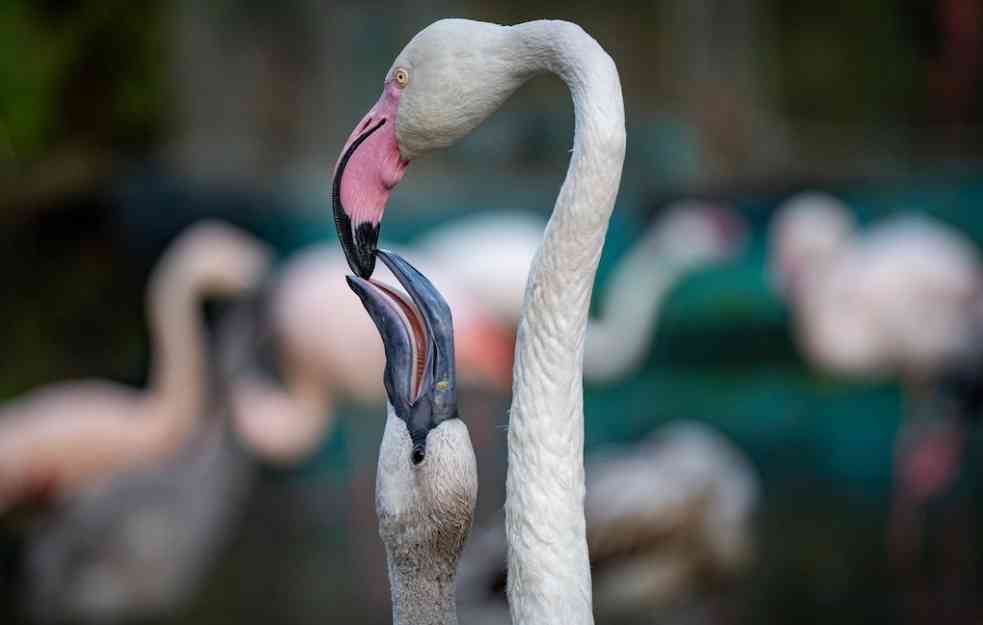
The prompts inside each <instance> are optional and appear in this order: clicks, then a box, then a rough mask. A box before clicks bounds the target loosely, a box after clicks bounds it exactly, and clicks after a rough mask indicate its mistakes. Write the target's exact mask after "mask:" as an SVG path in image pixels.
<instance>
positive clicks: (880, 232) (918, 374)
mask: <svg viewBox="0 0 983 625" xmlns="http://www.w3.org/2000/svg"><path fill="white" fill-rule="evenodd" d="M771 241H772V254H771V258H772V261H773V269H774V272H773V276H774V278H775V279H776V284H777V286H778V287H779V289H780V291H781V292H782V293H783V294H784V295H785V296H786V298H787V299H788V300H789V302H790V304H791V305H792V307H793V311H794V314H795V320H796V326H797V334H798V339H799V343H800V345H801V346H802V350H803V352H804V354H805V356H806V358H807V359H808V360H809V361H810V362H811V363H813V364H815V365H816V366H817V367H819V368H820V369H822V370H825V371H828V372H832V373H835V374H839V375H847V376H863V377H878V376H880V377H883V376H887V375H896V376H899V377H900V379H901V381H902V384H903V386H904V388H905V390H906V392H907V395H908V398H909V402H908V404H909V405H908V407H907V411H908V412H909V418H908V419H907V420H906V421H905V423H904V424H902V426H901V428H900V430H899V432H898V435H897V438H896V441H895V450H894V456H895V457H894V473H895V481H896V484H895V492H894V495H893V501H892V510H891V517H890V527H889V535H888V545H889V547H890V550H891V556H892V559H893V561H894V564H895V566H896V567H898V570H899V571H900V572H902V573H903V574H904V575H909V574H910V573H911V570H912V567H913V566H914V563H913V559H914V558H915V557H917V556H918V551H919V548H920V546H921V544H922V540H923V538H922V518H923V516H924V514H925V512H926V505H927V504H928V503H929V502H931V501H937V500H939V499H940V498H941V496H942V495H943V494H944V493H946V492H948V491H949V490H950V488H951V485H952V484H953V483H954V481H955V479H956V478H957V476H958V474H959V469H960V466H961V464H962V456H963V453H964V448H965V446H966V442H967V428H968V426H969V424H970V423H971V422H972V421H973V420H974V419H975V418H976V417H977V415H976V414H973V411H974V410H978V406H977V407H976V408H971V407H972V406H974V405H975V404H974V402H975V399H973V398H972V396H971V394H972V392H975V391H974V385H975V384H978V380H975V379H974V378H976V377H977V374H976V373H975V372H973V371H972V367H967V366H966V365H965V364H964V363H965V362H966V360H967V358H969V359H970V360H969V362H973V360H972V359H973V358H974V357H975V356H974V353H975V352H976V351H978V350H979V345H980V341H979V329H980V324H981V321H983V310H981V308H980V303H981V302H983V266H981V264H980V258H979V253H978V251H977V249H976V247H975V245H974V244H973V243H972V242H971V241H970V240H968V239H967V238H966V237H965V236H964V235H962V234H961V233H959V232H957V231H956V230H954V229H952V228H951V227H949V226H947V225H945V224H943V223H941V222H939V221H936V220H934V219H931V218H929V217H927V216H923V215H912V214H905V215H899V216H896V217H892V218H889V219H887V220H884V221H882V222H880V223H877V224H875V225H874V226H873V227H871V228H870V229H869V230H868V231H867V232H865V233H863V234H859V233H857V232H856V226H855V223H854V220H853V217H852V215H851V214H850V213H849V211H848V210H847V208H846V207H845V206H844V205H843V204H842V203H841V202H840V201H839V200H837V199H836V198H834V197H833V196H830V195H827V194H819V193H806V194H802V195H799V196H796V197H794V198H792V199H790V200H789V201H787V202H786V204H785V206H784V207H783V208H782V209H781V212H780V214H779V216H778V218H777V220H776V221H775V224H774V226H773V228H772V237H771ZM967 349H969V352H968V356H967ZM967 370H968V371H969V373H968V374H967V373H966V372H967ZM965 380H969V383H968V385H967V384H966V383H964V381H965ZM954 381H955V383H956V384H957V385H959V384H962V386H964V387H965V388H963V389H961V390H959V391H958V392H956V393H953V392H951V388H950V391H949V392H944V393H942V394H941V395H940V394H939V391H938V390H933V388H936V389H937V387H939V386H940V385H941V386H942V387H951V386H952V384H953V382H954ZM967 396H969V399H967ZM940 397H941V398H942V399H941V401H940V399H939V398H940ZM919 579H921V578H919Z"/></svg>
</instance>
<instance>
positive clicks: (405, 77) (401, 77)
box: [393, 67, 410, 87]
mask: <svg viewBox="0 0 983 625" xmlns="http://www.w3.org/2000/svg"><path fill="white" fill-rule="evenodd" d="M393 80H395V81H396V84H397V85H399V86H400V87H405V86H406V85H407V84H409V82H410V73H409V72H407V71H406V70H405V69H403V68H402V67H400V68H398V69H397V70H396V71H395V72H393Z"/></svg>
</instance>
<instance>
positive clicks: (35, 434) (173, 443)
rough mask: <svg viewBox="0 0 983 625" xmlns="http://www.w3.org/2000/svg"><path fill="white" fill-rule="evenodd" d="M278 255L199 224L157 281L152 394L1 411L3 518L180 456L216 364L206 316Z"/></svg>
mask: <svg viewBox="0 0 983 625" xmlns="http://www.w3.org/2000/svg"><path fill="white" fill-rule="evenodd" d="M270 260H271V254H270V251H269V250H268V249H267V248H266V247H265V246H263V245H261V244H259V243H258V242H257V241H255V240H254V239H252V238H251V237H247V236H246V235H244V234H243V233H242V232H240V231H238V230H236V229H233V228H231V227H229V226H226V225H223V224H220V223H217V222H204V223H199V224H197V225H195V226H194V227H192V228H191V229H189V230H188V231H186V232H184V233H183V234H182V236H181V237H180V238H179V239H178V240H177V241H176V242H175V243H174V244H173V245H171V247H170V248H169V249H168V250H167V252H166V253H165V254H164V257H163V258H162V259H161V261H160V263H159V264H158V266H157V268H156V269H155V271H154V273H153V275H152V276H151V279H150V284H149V287H148V289H147V313H148V316H149V324H150V328H151V335H152V340H153V347H154V353H153V358H154V360H153V363H152V367H151V378H150V383H149V386H148V388H147V389H145V390H143V391H138V390H135V389H132V388H129V387H125V386H122V385H118V384H113V383H109V382H103V381H96V380H86V381H79V382H64V383H60V384H54V385H51V386H46V387H43V388H40V389H37V390H35V391H32V392H30V393H28V394H27V395H26V396H22V397H19V398H17V399H15V400H13V401H11V402H9V403H8V404H6V405H5V406H3V408H2V409H0V513H2V512H4V511H6V510H9V509H10V508H11V507H12V506H14V505H15V504H18V503H22V502H31V501H36V500H38V499H41V500H52V501H56V500H58V499H61V498H63V497H64V496H66V495H68V494H70V493H72V492H74V491H76V490H77V489H79V488H81V487H82V486H84V485H86V484H89V483H91V482H92V481H93V480H96V479H98V478H101V477H103V476H106V475H109V474H111V473H113V472H116V471H121V470H126V469H132V468H136V467H141V466H147V465H149V464H151V463H153V462H156V461H157V460H158V459H160V458H162V457H164V456H166V455H168V454H170V453H173V452H174V451H175V450H177V449H178V448H179V447H180V445H181V444H182V443H183V442H184V441H185V440H186V438H187V436H188V435H189V434H190V433H191V432H193V431H194V429H195V427H196V426H197V424H198V420H199V417H200V416H201V415H202V414H203V413H204V411H205V409H206V405H207V401H208V385H207V383H206V377H207V371H208V363H207V360H208V355H207V353H206V349H205V343H204V336H203V328H202V320H201V318H200V313H199V310H198V306H199V304H200V303H201V300H202V299H203V298H204V297H206V296H212V295H236V294H240V293H243V292H244V291H246V290H248V289H250V288H253V287H255V286H256V285H257V284H258V283H259V281H260V278H261V277H262V276H263V274H264V273H265V272H266V270H267V268H268V266H269V264H270Z"/></svg>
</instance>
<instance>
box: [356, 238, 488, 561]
mask: <svg viewBox="0 0 983 625" xmlns="http://www.w3.org/2000/svg"><path fill="white" fill-rule="evenodd" d="M378 256H379V258H381V259H382V262H383V263H385V265H386V266H387V267H388V268H389V270H390V271H391V272H392V274H393V275H394V276H395V277H396V279H397V280H398V281H399V283H400V284H401V285H402V287H403V288H404V289H405V290H406V293H407V294H408V296H407V295H404V294H403V293H401V292H399V291H398V290H397V288H396V287H394V286H389V285H386V284H383V283H381V282H379V281H377V280H371V279H364V278H359V277H356V276H348V284H349V286H350V287H351V288H352V290H353V291H354V292H355V293H356V294H357V295H358V296H359V298H360V299H361V300H362V304H363V305H364V306H365V310H366V311H367V312H368V314H369V316H370V317H371V318H372V320H373V322H374V323H375V325H376V328H378V330H379V334H380V335H381V336H382V342H383V344H384V347H385V351H386V369H385V374H384V383H385V387H386V395H387V398H388V407H387V408H388V415H387V420H386V430H385V433H384V435H383V440H382V446H381V448H380V451H379V470H378V477H377V482H376V508H377V512H378V517H379V529H380V535H381V537H382V540H383V542H384V543H385V545H386V548H387V549H388V550H389V552H390V558H389V561H390V563H392V564H393V565H394V566H395V567H396V568H397V570H396V574H397V575H399V574H400V573H401V571H402V568H401V567H403V566H406V567H407V569H406V572H407V574H410V575H416V574H418V573H419V572H420V570H421V568H420V566H419V565H420V559H421V558H423V559H425V560H426V563H427V566H426V567H424V569H423V570H432V569H434V567H440V566H446V567H448V568H447V569H446V571H447V572H450V571H453V569H454V568H456V566H457V560H458V558H459V557H460V553H461V549H462V548H463V546H464V542H465V540H466V539H467V536H468V533H469V532H470V530H471V523H472V521H473V518H474V508H475V504H476V502H477V495H478V484H477V479H478V478H477V475H478V473H477V465H476V462H475V457H474V450H473V448H472V446H471V438H470V435H469V433H468V428H467V426H466V425H465V424H464V422H463V421H461V419H459V418H458V412H457V401H456V393H455V372H454V337H453V322H452V319H451V312H450V307H449V306H448V305H447V302H446V301H445V300H444V298H443V296H442V295H441V294H440V293H439V292H438V291H437V290H436V289H435V288H434V286H433V284H431V282H430V280H428V279H427V278H426V277H425V276H424V275H423V274H421V273H420V272H419V271H417V270H416V269H415V268H414V267H412V266H411V265H410V264H409V263H407V262H406V261H405V260H403V259H402V258H400V257H399V256H397V255H395V254H392V253H389V252H386V251H384V250H379V251H378Z"/></svg>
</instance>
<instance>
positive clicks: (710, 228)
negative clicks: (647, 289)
mask: <svg viewBox="0 0 983 625" xmlns="http://www.w3.org/2000/svg"><path fill="white" fill-rule="evenodd" d="M747 231H748V228H747V225H746V224H745V223H744V219H743V218H742V217H741V215H740V214H739V213H737V212H736V211H734V210H732V209H730V208H727V207H724V206H718V205H716V204H709V203H706V202H703V201H700V200H686V201H681V202H677V203H675V204H673V205H672V206H671V207H669V208H668V210H667V211H666V213H665V214H664V215H662V216H661V217H660V218H659V222H658V224H657V226H656V227H655V228H653V229H652V230H651V231H650V232H651V235H650V236H651V237H652V244H653V245H655V246H656V247H657V248H658V249H659V250H660V252H661V253H663V254H664V255H665V256H666V257H667V258H668V259H669V260H670V261H671V262H673V263H675V264H676V265H678V266H681V267H693V266H698V265H701V264H703V263H711V262H719V261H722V260H724V259H727V258H731V257H733V256H735V255H737V254H738V253H739V252H740V251H741V250H743V249H744V247H745V245H746V243H747V237H748V235H747Z"/></svg>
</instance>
